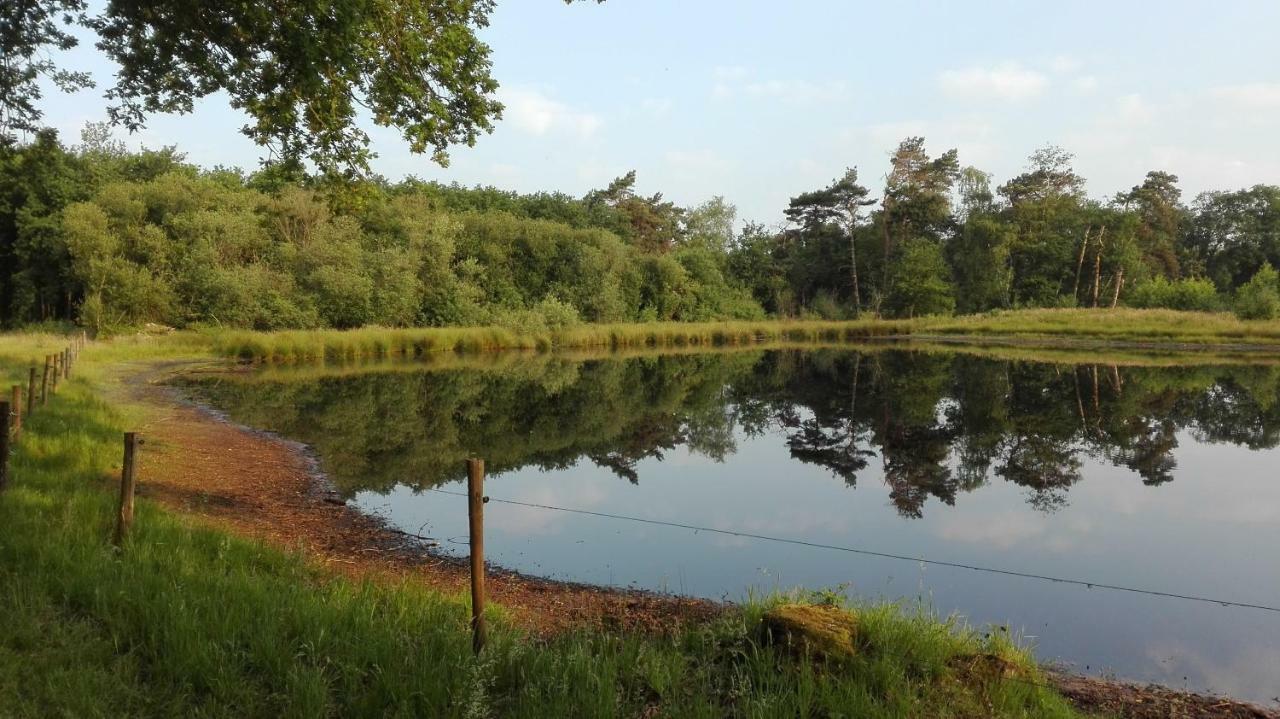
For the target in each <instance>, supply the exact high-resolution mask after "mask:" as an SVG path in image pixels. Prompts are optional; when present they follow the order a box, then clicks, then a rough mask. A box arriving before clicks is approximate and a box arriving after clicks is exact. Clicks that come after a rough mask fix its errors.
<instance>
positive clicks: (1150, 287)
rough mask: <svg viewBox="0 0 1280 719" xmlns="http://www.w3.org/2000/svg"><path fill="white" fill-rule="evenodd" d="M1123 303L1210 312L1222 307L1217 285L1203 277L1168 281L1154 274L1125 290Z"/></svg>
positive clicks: (1146, 307)
mask: <svg viewBox="0 0 1280 719" xmlns="http://www.w3.org/2000/svg"><path fill="white" fill-rule="evenodd" d="M1127 304H1129V305H1130V306H1131V307H1140V308H1143V309H1169V310H1187V311H1196V312H1213V311H1215V310H1219V309H1221V308H1222V300H1221V298H1220V297H1219V296H1218V288H1217V287H1216V286H1215V285H1214V284H1213V282H1211V281H1210V280H1207V279H1204V278H1188V279H1183V280H1174V281H1169V280H1167V279H1165V278H1164V277H1156V278H1155V279H1151V280H1147V281H1145V282H1140V283H1138V284H1137V285H1136V286H1135V287H1134V288H1133V289H1132V290H1131V291H1130V292H1129V297H1128V302H1127Z"/></svg>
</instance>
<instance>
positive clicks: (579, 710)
mask: <svg viewBox="0 0 1280 719" xmlns="http://www.w3.org/2000/svg"><path fill="white" fill-rule="evenodd" d="M61 346H62V343H61V342H60V341H59V338H55V337H20V338H15V337H12V336H8V337H3V338H0V380H2V382H0V386H5V387H7V386H8V385H9V384H11V383H14V382H17V381H19V380H20V379H22V378H23V377H24V376H25V370H26V367H27V366H28V365H29V364H30V362H31V361H32V360H33V359H34V358H36V357H40V356H43V355H44V354H46V353H49V352H52V351H53V350H55V349H57V348H58V347H61ZM198 346H199V343H197V344H195V345H192V346H186V345H182V344H181V343H174V344H173V345H170V346H168V347H167V348H166V347H164V346H161V345H157V344H150V345H149V344H146V343H141V342H134V343H130V342H122V343H119V344H115V343H113V344H111V345H95V346H91V347H90V348H89V349H87V350H86V351H85V353H84V355H83V358H82V360H81V362H80V363H79V364H78V365H77V366H76V368H75V369H76V372H75V376H74V377H73V379H72V380H71V381H70V382H68V383H66V384H64V385H63V386H62V387H61V388H60V391H59V393H58V395H57V396H56V397H55V398H53V399H52V401H51V402H50V404H49V406H47V407H45V408H42V409H41V410H38V411H37V413H36V414H35V416H33V417H30V418H28V420H27V422H26V423H25V430H24V434H23V437H22V440H21V442H20V443H19V445H18V446H17V449H16V452H15V454H14V456H13V458H12V464H11V468H12V478H13V479H12V482H11V485H10V486H9V488H8V489H7V490H6V491H5V492H4V493H3V494H0V623H2V624H0V626H3V627H5V631H3V632H0V707H4V709H3V712H2V713H4V714H5V715H6V716H54V715H64V716H123V715H129V716H174V715H184V716H187V715H189V716H237V717H239V716H276V715H284V716H300V717H301V716H306V717H314V716H393V715H399V716H459V717H462V716H473V717H478V716H522V717H524V716H532V717H537V716H556V717H562V716H641V715H645V712H646V711H650V710H656V711H657V712H660V714H661V715H663V716H725V715H733V716H769V717H772V716H1070V715H1071V712H1070V710H1069V709H1068V708H1067V706H1066V705H1065V704H1064V703H1063V702H1062V700H1061V699H1060V698H1059V697H1058V696H1057V695H1056V694H1055V693H1054V692H1052V691H1051V690H1048V689H1044V688H1042V687H1040V686H1038V685H1037V684H1038V681H1039V675H1038V672H1037V670H1036V669H1035V667H1034V666H1033V664H1032V662H1031V660H1030V659H1029V658H1028V656H1027V655H1026V653H1025V652H1023V651H1021V650H1019V649H1018V648H1016V647H1015V646H1013V645H1012V644H1011V643H1010V642H1009V641H1008V640H1007V639H1004V638H1002V637H1001V636H999V633H994V634H996V636H993V637H988V638H984V637H983V636H981V635H979V634H977V633H975V632H972V631H968V630H966V629H964V628H962V627H960V626H957V625H955V624H952V623H948V622H942V621H938V620H937V619H936V618H934V617H931V616H929V615H927V614H924V613H919V612H916V611H913V610H907V609H900V608H897V607H893V606H867V607H859V608H857V616H858V631H857V647H858V651H857V654H856V656H854V657H853V658H852V659H849V660H846V661H844V662H819V661H811V660H806V659H804V658H797V657H796V656H794V654H793V653H792V652H790V651H788V650H787V649H785V648H781V647H775V646H773V645H771V644H769V643H768V642H766V641H765V640H764V638H763V635H762V633H761V630H760V628H759V625H760V616H761V614H762V612H763V611H765V609H766V608H767V607H768V606H769V605H770V604H772V603H776V602H777V601H781V599H780V598H773V599H769V600H766V601H762V602H759V603H754V604H751V605H749V606H746V607H743V608H741V609H740V610H735V611H731V612H729V613H727V614H726V615H725V616H724V617H723V618H722V619H720V620H718V621H717V622H715V623H714V624H713V625H711V626H705V627H697V628H693V629H689V630H687V631H684V632H682V633H680V634H678V635H677V636H671V637H656V636H649V635H635V634H626V633H608V632H587V631H582V632H578V633H571V634H567V635H562V636H558V637H556V638H553V639H550V640H535V639H533V638H531V637H528V636H526V635H525V634H523V633H522V632H521V631H520V630H519V629H518V628H517V627H515V626H514V625H512V624H511V623H510V622H508V621H506V618H505V614H504V612H503V611H502V608H501V607H497V608H495V609H494V613H493V617H492V620H493V624H494V627H493V629H492V630H491V645H490V647H489V649H487V650H486V652H485V654H484V655H483V656H482V657H481V658H480V659H478V660H477V659H475V658H473V657H472V655H471V652H470V637H469V633H468V631H467V625H466V617H467V612H468V609H467V604H466V599H465V597H459V596H454V595H450V594H442V593H440V592H437V591H433V590H431V589H429V588H426V587H422V586H415V585H411V584H404V583H392V582H386V581H383V582H368V581H366V582H359V581H355V580H351V579H348V578H343V577H339V576H335V575H333V574H331V573H329V572H327V571H325V570H323V569H321V568H318V567H316V566H313V565H312V564H310V563H309V562H308V560H307V559H306V558H305V557H303V556H300V555H295V554H289V553H286V552H282V551H280V550H277V549H274V548H271V547H267V546H263V545H261V544H258V543H255V542H251V541H248V540H245V539H242V538H239V537H236V536H232V535H229V534H226V533H224V532H222V531H219V530H216V529H212V528H209V527H207V526H204V525H201V524H198V523H196V522H194V521H192V520H190V519H188V518H186V517H184V516H182V515H180V514H176V513H174V512H171V511H169V510H167V509H165V508H163V507H160V506H158V505H156V504H154V503H152V502H150V501H148V500H147V499H146V497H145V494H144V496H143V497H142V498H141V499H140V501H139V507H138V519H137V523H136V531H135V533H134V534H133V535H131V537H130V538H129V540H128V541H127V543H126V545H125V547H124V550H123V552H116V551H114V550H113V549H111V548H110V545H109V542H108V538H109V536H110V530H111V521H112V517H113V513H114V502H113V496H112V490H113V484H114V477H115V476H116V474H117V472H118V462H119V457H120V433H121V432H122V431H123V430H124V429H125V428H127V427H136V426H138V424H139V423H142V422H144V421H145V420H146V419H147V417H146V416H145V415H144V410H142V409H141V408H135V407H129V406H119V405H109V404H108V403H106V402H105V401H104V400H103V396H102V388H103V387H104V386H105V385H106V384H107V383H108V382H109V381H110V380H111V373H112V372H114V371H115V370H114V369H113V363H115V362H116V361H118V360H119V359H120V358H122V357H125V356H132V357H137V356H141V355H145V354H147V353H148V352H149V351H152V350H154V351H155V352H156V353H157V354H159V353H166V354H167V353H177V354H181V353H183V352H189V351H192V350H194V349H195V348H197V347H198ZM148 348H150V349H148ZM144 451H145V448H144ZM142 485H143V487H144V491H145V486H146V478H145V477H143V478H142ZM987 655H995V656H998V657H1001V658H1002V660H1003V661H1002V662H1000V664H999V667H1000V668H999V670H998V671H994V672H989V671H980V670H979V671H975V669H974V667H975V666H976V664H975V662H974V661H973V659H974V658H975V657H978V658H982V657H984V656H987ZM1004 662H1008V664H1007V665H1006V664H1005V663H1004ZM1008 667H1012V669H1007V668H1008Z"/></svg>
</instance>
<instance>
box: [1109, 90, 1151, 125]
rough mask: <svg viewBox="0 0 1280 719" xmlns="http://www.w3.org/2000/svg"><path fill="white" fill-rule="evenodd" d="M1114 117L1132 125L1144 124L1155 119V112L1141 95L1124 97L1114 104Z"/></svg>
mask: <svg viewBox="0 0 1280 719" xmlns="http://www.w3.org/2000/svg"><path fill="white" fill-rule="evenodd" d="M1116 117H1117V118H1119V119H1120V120H1121V121H1123V122H1127V123H1130V124H1134V125H1138V124H1145V123H1148V122H1151V121H1152V120H1153V119H1155V110H1154V109H1152V107H1151V105H1149V104H1148V103H1147V101H1146V100H1143V99H1142V96H1141V95H1137V94H1133V95H1125V96H1124V97H1122V98H1120V100H1119V102H1117V103H1116Z"/></svg>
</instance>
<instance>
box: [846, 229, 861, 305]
mask: <svg viewBox="0 0 1280 719" xmlns="http://www.w3.org/2000/svg"><path fill="white" fill-rule="evenodd" d="M849 278H850V279H852V280H853V314H854V316H855V317H856V316H858V315H860V314H862V293H861V291H860V290H859V289H858V243H857V235H855V234H854V232H853V225H852V224H850V225H849Z"/></svg>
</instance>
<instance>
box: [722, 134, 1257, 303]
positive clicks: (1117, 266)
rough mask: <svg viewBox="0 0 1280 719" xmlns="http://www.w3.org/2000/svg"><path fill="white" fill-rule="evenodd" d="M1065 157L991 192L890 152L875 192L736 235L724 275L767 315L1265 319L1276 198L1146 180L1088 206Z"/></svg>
mask: <svg viewBox="0 0 1280 719" xmlns="http://www.w3.org/2000/svg"><path fill="white" fill-rule="evenodd" d="M1071 161H1072V156H1071V155H1070V154H1069V153H1068V152H1066V151H1064V150H1062V149H1061V148H1057V147H1053V146H1048V147H1045V148H1042V149H1039V150H1037V151H1035V152H1034V153H1032V155H1031V156H1030V158H1029V160H1028V165H1027V168H1026V171H1025V172H1023V173H1021V174H1019V175H1018V176H1017V177H1014V178H1011V179H1009V180H1008V181H1007V182H1005V183H1004V184H1001V185H998V186H997V185H995V184H994V180H993V178H992V176H991V175H990V174H989V173H986V172H983V171H982V170H979V169H977V168H975V167H962V166H961V164H960V161H959V157H958V153H957V152H956V151H955V150H948V151H946V152H943V153H942V154H940V155H937V156H931V155H930V154H929V152H928V151H927V150H926V148H925V142H924V138H921V137H909V138H907V139H905V140H904V141H903V142H902V143H901V144H900V145H899V146H898V147H897V149H896V150H895V151H894V153H893V155H892V156H891V159H890V170H889V173H888V174H887V176H886V177H885V181H884V185H883V187H881V188H879V189H876V190H873V189H872V188H870V187H868V186H865V185H863V184H860V180H859V177H858V173H857V170H856V169H850V170H847V171H846V172H845V174H844V175H843V176H841V177H839V178H837V179H836V180H835V181H833V182H832V183H831V184H830V185H827V186H826V187H822V188H818V189H815V190H812V191H808V192H804V193H801V194H799V195H797V196H795V197H793V198H792V199H791V202H790V204H789V206H788V207H787V209H786V218H787V221H788V222H787V226H785V227H784V228H780V229H775V230H769V229H766V228H765V227H763V226H759V225H753V226H748V227H747V229H746V231H745V232H743V233H742V235H741V236H740V238H739V241H738V243H737V244H736V246H735V248H734V252H733V253H731V259H730V267H731V274H733V276H734V277H735V278H738V279H740V280H741V281H743V282H745V283H746V284H747V286H748V287H750V289H751V292H752V295H753V296H754V297H755V298H756V299H757V301H759V302H760V303H761V305H762V306H763V307H764V308H765V309H766V310H767V311H769V312H773V313H778V314H783V315H791V314H797V313H803V312H805V311H809V312H816V313H818V314H821V315H823V316H830V317H845V316H853V315H857V314H859V313H861V312H873V313H876V314H880V315H886V316H894V317H902V316H908V317H909V316H913V315H923V314H949V313H952V312H959V313H975V312H985V311H989V310H995V309H1004V308H1019V307H1115V306H1118V305H1127V306H1134V307H1166V308H1171V309H1181V310H1218V309H1229V308H1234V309H1236V311H1237V312H1238V313H1239V314H1241V316H1243V317H1247V318H1271V317H1275V316H1277V313H1280V294H1278V293H1280V283H1278V282H1277V276H1276V273H1275V271H1274V270H1273V269H1272V268H1273V267H1274V266H1276V265H1278V264H1280V187H1277V186H1274V185H1257V186H1254V187H1252V188H1248V189H1243V190H1238V191H1219V192H1206V193H1203V194H1201V195H1199V196H1198V197H1196V198H1195V199H1194V200H1193V201H1192V202H1191V203H1190V205H1187V204H1185V203H1184V202H1183V201H1182V192H1181V190H1180V189H1179V187H1178V178H1177V177H1176V176H1174V175H1171V174H1169V173H1167V172H1161V171H1151V172H1149V173H1147V175H1146V177H1145V178H1143V179H1142V181H1141V182H1140V183H1139V184H1137V185H1135V186H1134V187H1133V188H1132V189H1130V190H1129V191H1127V192H1121V193H1118V194H1117V195H1116V196H1115V197H1113V198H1110V199H1108V200H1105V201H1098V200H1092V199H1089V198H1088V197H1087V196H1086V194H1085V181H1084V178H1082V177H1081V176H1080V175H1079V174H1077V173H1076V171H1075V170H1074V169H1073V167H1072V164H1071Z"/></svg>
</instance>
